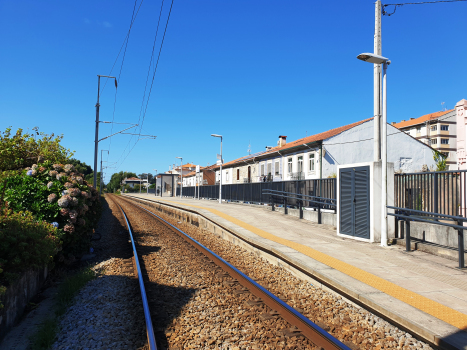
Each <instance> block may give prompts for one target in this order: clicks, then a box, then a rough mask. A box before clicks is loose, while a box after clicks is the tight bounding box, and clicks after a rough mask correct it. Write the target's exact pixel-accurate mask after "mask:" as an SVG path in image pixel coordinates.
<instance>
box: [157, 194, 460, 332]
mask: <svg viewBox="0 0 467 350" xmlns="http://www.w3.org/2000/svg"><path fill="white" fill-rule="evenodd" d="M157 200H161V199H157ZM162 200H163V199H162ZM167 202H171V203H173V201H171V200H170V201H167ZM178 204H182V205H186V206H189V207H194V208H199V209H204V210H208V211H210V212H211V213H213V214H215V215H217V216H220V217H221V218H224V219H226V220H228V221H230V222H232V223H234V224H235V225H238V226H240V227H243V228H244V229H246V230H248V231H251V232H253V233H255V234H257V235H258V236H260V237H262V238H266V239H268V240H270V241H273V242H276V243H279V244H282V245H284V246H287V247H289V248H292V249H295V250H296V251H298V252H300V253H302V254H305V255H306V256H309V257H310V258H312V259H315V260H317V261H319V262H321V263H323V264H325V265H327V266H329V267H332V268H334V269H336V270H338V271H340V272H342V273H345V274H346V275H348V276H350V277H353V278H355V279H356V280H358V281H360V282H363V283H366V284H367V285H369V286H371V287H373V288H376V289H378V290H380V291H382V292H383V293H386V294H388V295H390V296H392V297H394V298H396V299H398V300H400V301H403V302H404V303H407V304H409V305H411V306H413V307H415V308H417V309H419V310H421V311H423V312H426V313H427V314H430V315H432V316H434V317H436V318H439V319H440V320H442V321H444V322H446V323H449V324H450V325H453V326H454V327H457V328H459V329H466V328H467V315H466V314H463V313H462V312H459V311H457V310H454V309H451V308H450V307H448V306H445V305H443V304H440V303H438V302H436V301H434V300H431V299H429V298H427V297H424V296H423V295H420V294H417V293H415V292H412V291H410V290H408V289H405V288H403V287H400V286H398V285H397V284H394V283H392V282H389V281H386V280H385V279H384V278H381V277H378V276H375V275H373V274H372V273H369V272H367V271H365V270H362V269H360V268H358V267H355V266H353V265H350V264H348V263H346V262H343V261H341V260H339V259H336V258H333V257H332V256H329V255H327V254H324V253H322V252H320V251H318V250H316V249H313V248H310V247H308V246H306V245H303V244H300V243H296V242H292V241H289V240H288V239H285V238H281V237H277V236H275V235H273V234H271V233H269V232H266V231H264V230H261V229H259V228H257V227H255V226H253V225H250V224H247V223H246V222H243V221H241V220H239V219H236V218H234V217H232V216H230V215H227V214H225V213H223V212H221V211H219V210H217V209H211V208H205V207H201V206H198V205H193V204H187V203H179V202H178Z"/></svg>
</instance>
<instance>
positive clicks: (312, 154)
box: [309, 153, 315, 171]
mask: <svg viewBox="0 0 467 350" xmlns="http://www.w3.org/2000/svg"><path fill="white" fill-rule="evenodd" d="M309 159H310V167H309V170H310V171H314V170H315V154H314V153H310V157H309Z"/></svg>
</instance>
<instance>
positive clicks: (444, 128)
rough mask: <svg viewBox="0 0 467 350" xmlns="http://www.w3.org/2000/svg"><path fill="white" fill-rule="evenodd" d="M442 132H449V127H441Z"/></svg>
mask: <svg viewBox="0 0 467 350" xmlns="http://www.w3.org/2000/svg"><path fill="white" fill-rule="evenodd" d="M441 130H442V131H449V125H441Z"/></svg>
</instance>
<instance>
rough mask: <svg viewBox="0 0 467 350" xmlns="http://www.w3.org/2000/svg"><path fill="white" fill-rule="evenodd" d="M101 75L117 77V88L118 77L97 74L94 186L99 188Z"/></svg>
mask: <svg viewBox="0 0 467 350" xmlns="http://www.w3.org/2000/svg"><path fill="white" fill-rule="evenodd" d="M101 77H104V78H111V79H115V88H117V78H115V77H111V76H108V75H99V74H98V75H97V103H96V136H95V139H94V183H93V185H94V187H95V188H97V152H98V149H99V107H100V106H101V105H100V104H99V96H100V90H101Z"/></svg>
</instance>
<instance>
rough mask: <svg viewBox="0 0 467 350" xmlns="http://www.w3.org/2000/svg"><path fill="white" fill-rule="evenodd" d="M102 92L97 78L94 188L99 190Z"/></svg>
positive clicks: (99, 78)
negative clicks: (98, 154)
mask: <svg viewBox="0 0 467 350" xmlns="http://www.w3.org/2000/svg"><path fill="white" fill-rule="evenodd" d="M100 90H101V77H100V75H98V76H97V103H96V135H95V138H94V182H93V186H94V188H97V152H98V147H99V107H100V104H99V96H100Z"/></svg>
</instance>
